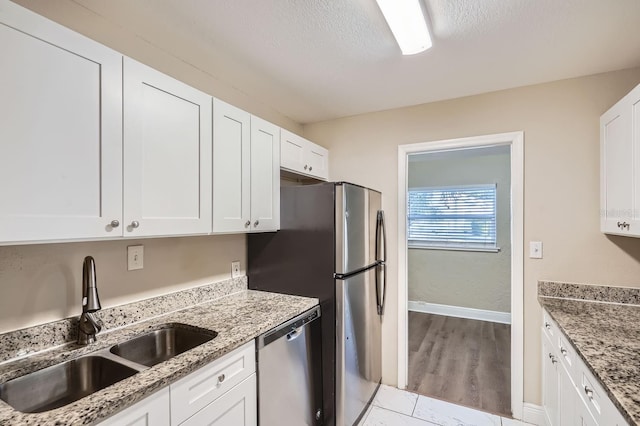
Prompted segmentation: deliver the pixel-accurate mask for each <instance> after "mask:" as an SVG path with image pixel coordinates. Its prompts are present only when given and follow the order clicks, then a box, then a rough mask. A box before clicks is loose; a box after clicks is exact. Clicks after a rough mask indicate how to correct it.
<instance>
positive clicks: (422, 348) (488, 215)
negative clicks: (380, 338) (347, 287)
mask: <svg viewBox="0 0 640 426" xmlns="http://www.w3.org/2000/svg"><path fill="white" fill-rule="evenodd" d="M522 145H523V134H522V132H516V133H508V134H500V135H489V136H481V137H473V138H464V139H456V140H447V141H439V142H427V143H422V144H412V145H402V146H400V147H399V157H398V166H399V187H398V198H399V204H398V218H399V219H398V220H399V223H398V236H399V240H398V247H399V264H398V265H399V268H398V269H399V277H398V283H399V286H398V288H399V306H398V309H399V327H398V328H399V330H398V331H399V333H398V373H399V374H398V385H399V387H400V388H402V389H404V388H407V389H408V390H411V391H414V392H417V393H421V394H425V395H427V396H431V397H436V398H440V399H444V400H448V401H450V402H454V403H457V404H462V405H467V406H471V407H474V408H479V409H482V410H485V411H489V412H493V413H496V414H500V415H503V416H511V415H513V417H515V418H522V410H523V386H522V384H523V377H522V356H523V342H522V340H523V339H522V334H523V329H522V324H523V318H522V311H523V299H522V297H523V288H522V287H523V274H522V272H523V265H522V263H523V262H522V260H523V244H522V242H523V235H522V225H523V224H522V207H523V205H522V182H523V146H522Z"/></svg>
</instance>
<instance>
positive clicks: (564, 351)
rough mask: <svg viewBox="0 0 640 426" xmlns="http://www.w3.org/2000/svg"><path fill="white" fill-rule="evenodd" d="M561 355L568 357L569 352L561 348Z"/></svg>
mask: <svg viewBox="0 0 640 426" xmlns="http://www.w3.org/2000/svg"><path fill="white" fill-rule="evenodd" d="M560 353H561V354H562V355H564V356H567V350H566V349H565V348H563V347H562V346H560Z"/></svg>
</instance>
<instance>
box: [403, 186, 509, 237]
mask: <svg viewBox="0 0 640 426" xmlns="http://www.w3.org/2000/svg"><path fill="white" fill-rule="evenodd" d="M408 198H409V200H408V201H409V206H408V207H409V208H408V227H409V229H408V240H409V246H413V247H426V248H448V249H453V248H462V249H497V246H496V185H495V184H491V185H474V186H449V187H442V188H414V189H410V190H409V197H408Z"/></svg>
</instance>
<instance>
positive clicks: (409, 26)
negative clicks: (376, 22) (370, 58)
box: [376, 0, 431, 55]
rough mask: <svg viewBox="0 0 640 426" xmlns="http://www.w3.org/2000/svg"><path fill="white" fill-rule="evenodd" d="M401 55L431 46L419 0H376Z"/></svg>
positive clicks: (411, 53) (420, 50)
mask: <svg viewBox="0 0 640 426" xmlns="http://www.w3.org/2000/svg"><path fill="white" fill-rule="evenodd" d="M376 1H377V2H378V7H380V10H382V14H383V15H384V18H385V19H386V20H387V24H389V28H391V32H392V33H393V35H394V37H395V38H396V41H397V42H398V45H399V46H400V50H402V54H403V55H413V54H416V53H420V52H423V51H425V50H427V49H428V48H430V47H431V36H430V35H429V29H428V28H427V23H426V21H425V18H424V13H423V12H422V8H421V7H420V0H376Z"/></svg>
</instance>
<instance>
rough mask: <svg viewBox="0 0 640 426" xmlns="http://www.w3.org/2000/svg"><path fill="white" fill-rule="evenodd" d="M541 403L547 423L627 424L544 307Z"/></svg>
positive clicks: (567, 425)
mask: <svg viewBox="0 0 640 426" xmlns="http://www.w3.org/2000/svg"><path fill="white" fill-rule="evenodd" d="M542 406H543V410H544V415H545V422H546V424H547V425H548V426H556V425H560V426H627V425H628V423H627V422H626V421H625V420H624V418H623V417H622V414H621V413H620V412H619V411H618V409H617V408H616V407H615V406H614V405H613V402H612V401H611V400H610V399H609V398H608V397H607V394H606V392H605V390H604V388H603V387H602V386H601V385H600V383H599V382H598V381H597V380H596V378H595V377H594V376H593V374H592V373H591V371H590V370H589V368H588V367H587V366H586V365H585V364H584V362H582V361H581V360H580V359H578V357H577V356H576V350H575V348H574V347H573V346H571V345H570V344H569V343H568V340H567V339H566V338H565V337H564V335H563V334H562V332H561V331H560V329H559V328H558V325H557V324H556V323H555V322H554V321H553V320H552V319H551V318H550V315H549V313H548V312H546V311H543V325H542Z"/></svg>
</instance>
